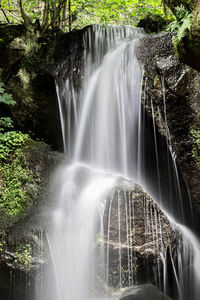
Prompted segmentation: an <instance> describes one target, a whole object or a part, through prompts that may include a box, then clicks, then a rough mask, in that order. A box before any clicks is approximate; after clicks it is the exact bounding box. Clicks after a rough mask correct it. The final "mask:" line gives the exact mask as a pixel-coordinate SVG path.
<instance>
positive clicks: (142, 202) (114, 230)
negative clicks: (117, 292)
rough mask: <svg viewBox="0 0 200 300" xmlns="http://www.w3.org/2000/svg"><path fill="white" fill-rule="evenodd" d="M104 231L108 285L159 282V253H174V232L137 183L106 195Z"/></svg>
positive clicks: (161, 263)
mask: <svg viewBox="0 0 200 300" xmlns="http://www.w3.org/2000/svg"><path fill="white" fill-rule="evenodd" d="M104 234H105V245H104V247H105V250H104V251H105V255H106V261H107V281H108V284H109V285H110V286H114V287H121V286H131V285H133V284H137V283H143V282H148V281H151V282H154V283H155V284H157V285H158V284H159V283H158V281H157V280H156V277H157V278H159V276H161V277H162V275H161V273H162V272H161V273H160V270H162V268H163V262H162V258H161V255H163V257H166V254H167V251H170V252H171V253H173V249H174V247H175V245H176V237H177V232H176V229H175V228H173V226H172V225H171V224H170V222H169V220H168V218H167V217H166V215H165V214H164V213H163V212H162V211H161V209H160V208H159V206H158V205H157V204H156V203H155V202H154V201H153V200H152V199H151V198H150V196H149V195H148V194H146V193H145V192H144V191H143V190H142V189H141V188H140V187H139V186H137V185H135V187H134V188H133V189H130V188H129V189H126V187H124V188H123V189H121V188H120V187H119V189H117V190H115V191H114V192H113V194H112V195H111V196H110V197H109V199H108V202H107V205H106V209H105V215H104ZM156 274H157V275H156ZM161 277H160V279H161Z"/></svg>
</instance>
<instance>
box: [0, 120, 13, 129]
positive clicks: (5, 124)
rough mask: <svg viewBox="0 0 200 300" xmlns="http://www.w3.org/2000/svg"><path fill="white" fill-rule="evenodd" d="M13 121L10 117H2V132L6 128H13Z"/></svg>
mask: <svg viewBox="0 0 200 300" xmlns="http://www.w3.org/2000/svg"><path fill="white" fill-rule="evenodd" d="M13 127H14V125H13V121H12V120H11V118H9V117H1V118H0V131H4V130H5V128H9V129H10V128H13Z"/></svg>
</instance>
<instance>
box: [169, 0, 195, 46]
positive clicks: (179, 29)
mask: <svg viewBox="0 0 200 300" xmlns="http://www.w3.org/2000/svg"><path fill="white" fill-rule="evenodd" d="M175 10H176V16H177V19H176V20H175V21H173V22H171V23H170V24H169V25H168V27H167V29H168V30H170V31H171V32H176V35H174V36H173V38H172V41H173V44H174V46H175V47H176V46H177V45H178V43H179V42H180V41H181V39H182V38H183V37H184V36H185V33H186V31H187V30H190V27H191V25H192V19H193V15H192V14H191V13H190V12H189V11H188V10H187V9H186V8H185V7H184V6H183V5H181V6H178V7H176V9H175Z"/></svg>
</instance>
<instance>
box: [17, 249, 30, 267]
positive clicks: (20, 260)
mask: <svg viewBox="0 0 200 300" xmlns="http://www.w3.org/2000/svg"><path fill="white" fill-rule="evenodd" d="M15 262H16V264H17V265H18V266H19V268H20V269H21V270H24V271H29V270H30V269H31V265H32V248H31V245H30V244H26V245H20V246H18V247H17V251H16V253H15Z"/></svg>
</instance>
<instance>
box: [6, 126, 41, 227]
mask: <svg viewBox="0 0 200 300" xmlns="http://www.w3.org/2000/svg"><path fill="white" fill-rule="evenodd" d="M3 135H4V136H6V138H5V139H4V144H3V145H2V143H1V146H0V150H2V151H0V186H1V194H0V229H1V230H4V229H5V228H7V227H10V226H12V225H13V224H14V223H15V222H17V221H18V220H19V219H20V218H22V217H23V216H25V215H26V214H27V212H28V211H29V210H30V209H31V207H32V206H33V204H34V201H35V199H37V198H38V195H39V193H40V192H41V187H40V182H41V179H40V173H39V172H37V170H33V169H32V168H31V166H30V163H29V155H30V151H32V149H33V148H34V146H35V147H36V144H37V143H36V142H34V141H32V140H31V139H30V137H29V136H28V135H25V134H23V133H20V132H15V131H11V132H7V133H5V134H2V136H3ZM33 151H34V150H33Z"/></svg>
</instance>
